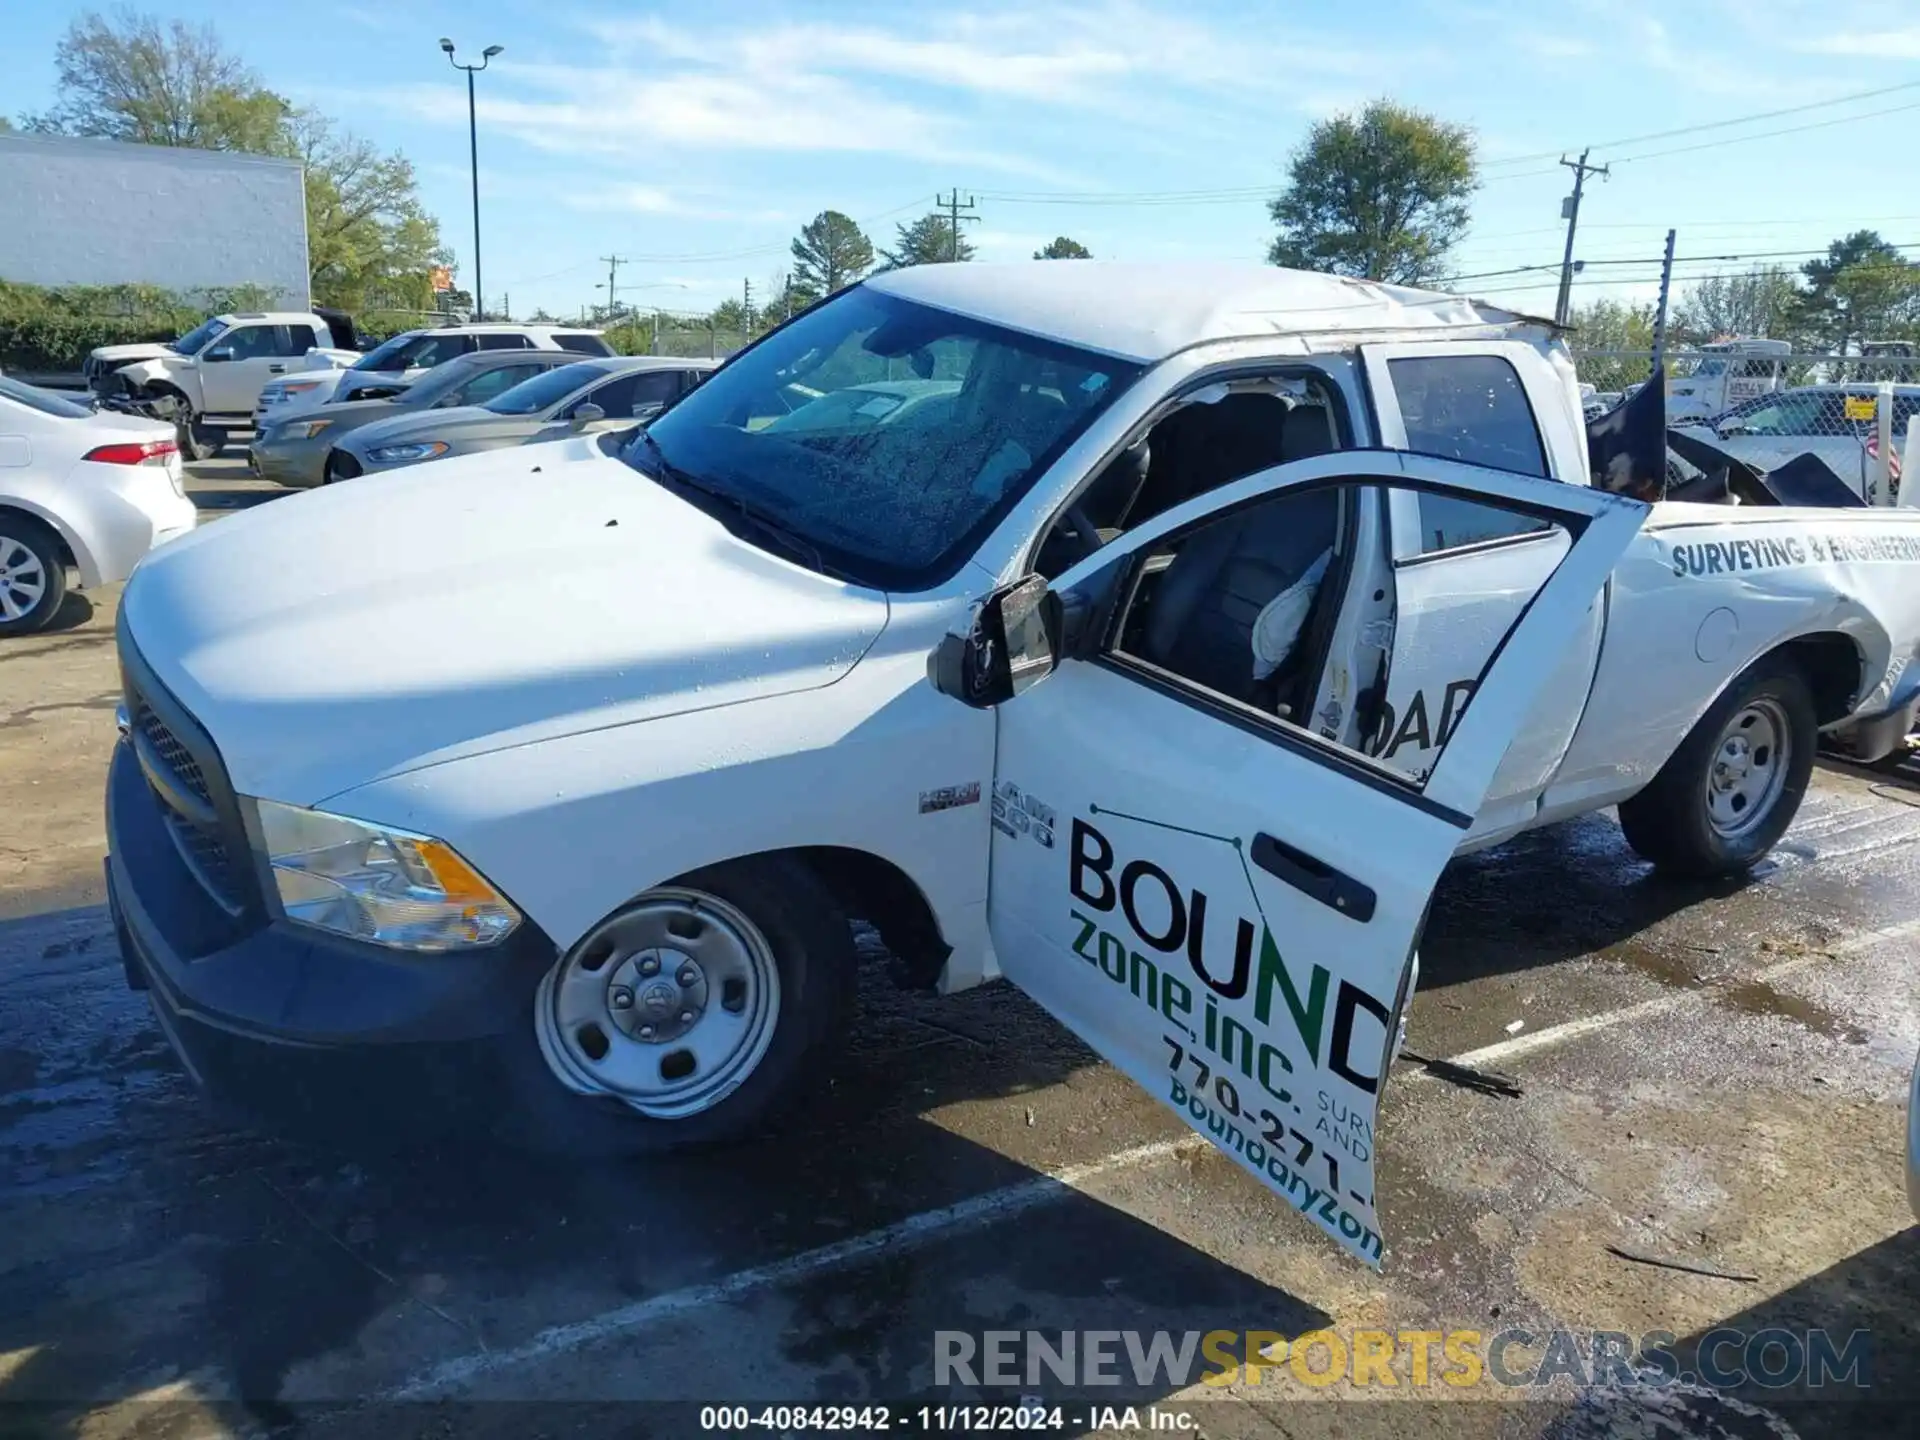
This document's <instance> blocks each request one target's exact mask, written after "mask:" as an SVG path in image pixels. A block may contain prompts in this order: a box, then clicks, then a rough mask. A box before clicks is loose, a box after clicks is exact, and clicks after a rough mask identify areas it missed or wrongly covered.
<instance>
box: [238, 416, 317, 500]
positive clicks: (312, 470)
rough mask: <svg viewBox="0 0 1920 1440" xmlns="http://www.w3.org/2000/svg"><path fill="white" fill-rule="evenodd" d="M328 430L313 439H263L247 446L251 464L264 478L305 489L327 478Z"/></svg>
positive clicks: (250, 466) (255, 472)
mask: <svg viewBox="0 0 1920 1440" xmlns="http://www.w3.org/2000/svg"><path fill="white" fill-rule="evenodd" d="M327 448H328V440H327V432H326V431H324V430H322V431H321V432H320V433H319V434H318V435H316V436H315V437H314V438H313V439H311V440H260V439H256V440H255V441H254V442H253V444H252V445H251V446H249V447H248V449H247V459H248V466H249V468H250V469H251V470H252V471H253V473H254V474H255V475H258V476H259V477H260V478H261V479H262V480H272V481H275V482H277V483H278V484H281V485H292V486H296V487H299V488H302V489H305V488H309V487H311V486H315V485H318V484H320V483H321V481H322V480H323V479H325V478H326V464H327Z"/></svg>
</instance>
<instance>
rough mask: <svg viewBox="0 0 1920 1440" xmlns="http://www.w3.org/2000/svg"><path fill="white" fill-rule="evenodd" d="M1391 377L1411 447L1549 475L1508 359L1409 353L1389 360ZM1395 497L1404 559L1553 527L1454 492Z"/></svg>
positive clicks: (1448, 457)
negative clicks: (1460, 497)
mask: <svg viewBox="0 0 1920 1440" xmlns="http://www.w3.org/2000/svg"><path fill="white" fill-rule="evenodd" d="M1387 372H1388V374H1389V375H1390V376H1391V378H1392V382H1393V389H1394V395H1395V398H1396V399H1397V400H1398V401H1399V405H1400V413H1401V416H1402V418H1403V420H1404V421H1405V424H1406V430H1407V448H1408V449H1409V450H1411V451H1414V452H1416V453H1418V454H1422V455H1437V456H1439V457H1440V458H1442V459H1445V460H1464V461H1466V462H1467V463H1468V464H1472V465H1485V466H1487V467H1489V468H1490V469H1495V470H1511V471H1514V472H1516V473H1519V474H1522V475H1538V476H1540V477H1541V478H1543V479H1544V478H1547V476H1548V470H1547V452H1546V446H1545V445H1544V444H1543V443H1542V441H1541V438H1540V428H1539V425H1538V423H1537V422H1536V421H1535V419H1534V415H1533V407H1532V405H1531V404H1529V403H1528V401H1527V393H1526V389H1525V387H1524V386H1523V385H1522V383H1521V380H1520V376H1519V374H1518V373H1517V372H1516V371H1515V370H1514V368H1513V366H1512V365H1511V364H1509V363H1508V362H1507V361H1506V360H1504V359H1502V358H1501V357H1499V356H1497V355H1434V356H1424V355H1423V356H1408V357H1405V358H1401V359H1393V360H1389V361H1388V362H1387ZM1396 499H1397V500H1399V502H1400V503H1399V504H1397V505H1396V507H1395V515H1394V531H1395V535H1396V539H1397V541H1398V543H1397V545H1396V551H1397V555H1398V558H1399V559H1401V560H1402V561H1403V562H1404V561H1405V560H1407V559H1409V558H1419V557H1425V556H1428V555H1437V554H1443V553H1445V552H1447V551H1452V550H1460V549H1465V548H1468V547H1471V546H1480V545H1486V544H1489V543H1492V542H1495V541H1503V540H1510V539H1514V538H1516V537H1518V536H1523V535H1537V534H1541V533H1544V532H1545V531H1546V530H1548V529H1549V528H1550V527H1549V526H1548V525H1547V523H1546V522H1545V521H1542V520H1537V519H1534V518H1533V517H1531V516H1528V515H1522V514H1518V513H1516V512H1514V511H1510V510H1502V509H1497V508H1495V507H1492V506H1487V505H1477V504H1475V503H1473V502H1472V501H1470V500H1461V499H1457V498H1455V497H1454V496H1451V495H1436V494H1431V493H1427V492H1424V491H1422V492H1420V493H1418V494H1417V495H1416V494H1407V495H1404V496H1398V497H1396ZM1409 532H1414V533H1412V534H1410V533H1409ZM1416 536H1417V538H1416Z"/></svg>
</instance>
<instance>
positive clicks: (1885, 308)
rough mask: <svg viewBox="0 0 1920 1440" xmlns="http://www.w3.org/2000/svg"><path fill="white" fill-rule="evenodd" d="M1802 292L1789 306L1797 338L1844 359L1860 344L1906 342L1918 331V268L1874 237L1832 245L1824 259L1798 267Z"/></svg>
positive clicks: (1860, 233)
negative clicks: (1900, 340)
mask: <svg viewBox="0 0 1920 1440" xmlns="http://www.w3.org/2000/svg"><path fill="white" fill-rule="evenodd" d="M1800 273H1801V274H1802V275H1804V276H1805V277H1806V282H1807V284H1806V289H1805V290H1804V291H1802V292H1801V294H1800V296H1799V297H1798V300H1797V302H1796V304H1795V306H1794V310H1793V319H1794V323H1795V325H1796V326H1797V327H1798V329H1799V330H1800V332H1801V334H1802V335H1803V336H1804V337H1805V338H1806V339H1807V340H1810V341H1812V342H1813V343H1814V344H1816V345H1818V346H1819V347H1820V348H1822V349H1825V350H1828V351H1831V352H1833V353H1835V354H1846V353H1847V352H1848V351H1849V350H1851V349H1853V348H1855V347H1857V346H1858V344H1859V343H1860V342H1861V341H1862V340H1882V339H1905V338H1908V337H1909V336H1911V335H1913V334H1914V333H1915V331H1916V328H1920V265H1915V264H1914V263H1913V262H1912V261H1910V260H1908V259H1907V258H1906V257H1905V256H1903V255H1902V254H1901V253H1900V252H1899V251H1898V250H1896V249H1895V248H1894V247H1893V246H1891V245H1889V244H1888V243H1887V242H1886V241H1885V240H1883V239H1881V238H1880V235H1879V233H1878V232H1877V231H1873V230H1856V231H1854V232H1853V233H1852V234H1851V235H1846V236H1843V237H1841V238H1840V239H1838V240H1835V241H1834V242H1833V243H1832V244H1831V245H1829V246H1828V247H1827V253H1826V255H1825V256H1823V257H1822V258H1820V259H1818V260H1809V261H1808V262H1807V263H1806V264H1805V265H1803V266H1801V267H1800Z"/></svg>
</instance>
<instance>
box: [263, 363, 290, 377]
mask: <svg viewBox="0 0 1920 1440" xmlns="http://www.w3.org/2000/svg"><path fill="white" fill-rule="evenodd" d="M267 373H268V374H269V375H284V374H286V373H287V367H286V366H284V365H269V366H267Z"/></svg>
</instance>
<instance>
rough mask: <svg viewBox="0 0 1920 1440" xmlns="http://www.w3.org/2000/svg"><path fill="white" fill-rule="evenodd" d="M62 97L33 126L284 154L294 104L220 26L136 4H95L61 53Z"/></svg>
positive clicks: (57, 62) (57, 63)
mask: <svg viewBox="0 0 1920 1440" xmlns="http://www.w3.org/2000/svg"><path fill="white" fill-rule="evenodd" d="M54 68H55V71H56V74H57V77H58V96H59V98H58V101H57V103H56V104H55V105H54V107H53V109H51V110H49V111H48V112H47V113H46V114H44V115H39V116H34V117H31V118H30V119H29V120H28V124H29V126H30V127H31V128H33V129H35V130H43V131H51V132H54V133H57V134H62V135H91V136H98V137H100V138H103V139H107V140H126V141H131V142H133V143H135V144H140V145H182V146H188V147H191V148H193V149H196V150H245V151H251V152H253V153H255V154H272V153H277V152H278V151H279V149H280V148H281V145H280V142H281V138H282V127H283V125H284V122H285V120H286V118H287V115H288V113H289V111H290V109H291V107H290V106H289V105H288V104H287V102H286V101H285V100H284V99H283V98H281V97H280V96H279V95H276V94H274V93H273V92H272V91H271V90H268V89H267V88H266V87H265V86H263V85H262V84H261V83H260V79H259V77H258V76H257V75H255V74H254V72H253V71H252V70H251V69H249V68H248V67H247V66H246V65H245V64H244V63H243V62H242V61H241V60H240V59H239V58H238V57H237V56H235V55H232V54H229V53H228V52H227V51H226V50H225V49H224V48H223V47H222V46H221V44H220V37H219V36H218V35H217V34H215V33H214V29H213V27H212V26H211V25H199V26H192V25H188V24H186V23H185V22H184V21H180V20H175V21H173V22H171V23H170V24H168V25H165V26H162V24H161V23H160V21H159V20H157V19H155V18H154V17H153V16H151V15H142V14H139V13H137V12H136V11H133V10H131V9H121V10H119V11H117V12H115V14H114V16H113V18H112V19H108V18H107V17H106V16H103V15H101V14H100V13H99V12H98V11H95V10H89V11H87V12H86V13H85V14H83V15H81V16H80V17H79V18H78V19H76V20H74V21H73V23H72V24H70V25H68V26H67V33H66V34H65V35H64V36H62V37H61V39H60V44H59V47H58V48H57V49H56V50H55V52H54Z"/></svg>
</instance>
